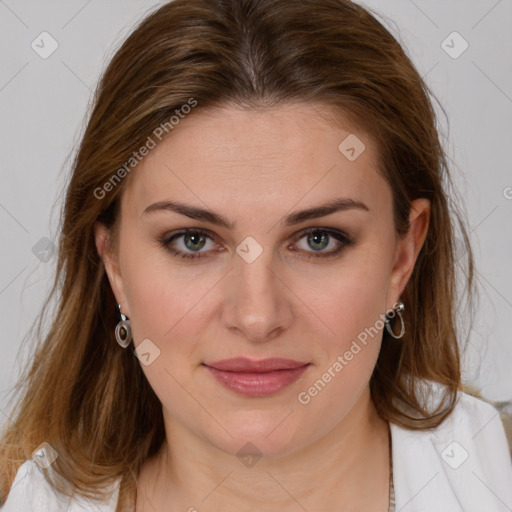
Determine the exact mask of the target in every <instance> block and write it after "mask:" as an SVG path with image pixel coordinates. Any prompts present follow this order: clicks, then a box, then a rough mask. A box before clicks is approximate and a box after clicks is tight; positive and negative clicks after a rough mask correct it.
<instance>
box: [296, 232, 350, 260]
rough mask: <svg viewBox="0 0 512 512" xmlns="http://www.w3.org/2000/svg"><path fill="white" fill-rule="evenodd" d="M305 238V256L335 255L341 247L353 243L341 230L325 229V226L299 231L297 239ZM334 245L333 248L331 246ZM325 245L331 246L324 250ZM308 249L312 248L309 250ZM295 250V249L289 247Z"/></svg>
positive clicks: (325, 256)
mask: <svg viewBox="0 0 512 512" xmlns="http://www.w3.org/2000/svg"><path fill="white" fill-rule="evenodd" d="M302 239H305V241H306V243H305V246H306V247H305V249H301V251H302V252H305V253H307V254H305V257H306V258H328V257H332V256H336V255H338V254H339V253H341V251H343V249H344V248H345V247H347V246H349V245H351V244H352V243H353V240H352V239H351V238H350V237H349V236H348V235H347V234H346V233H343V232H342V231H338V230H333V229H327V228H309V229H308V230H306V231H304V232H302V233H301V236H300V237H299V238H298V240H299V241H300V240H302ZM333 246H334V248H332V247H333ZM327 247H331V250H330V251H325V250H324V249H326V248H327ZM309 249H313V251H310V250H309ZM291 250H292V251H294V252H295V251H296V249H291Z"/></svg>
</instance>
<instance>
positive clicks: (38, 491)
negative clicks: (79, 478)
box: [0, 459, 119, 512]
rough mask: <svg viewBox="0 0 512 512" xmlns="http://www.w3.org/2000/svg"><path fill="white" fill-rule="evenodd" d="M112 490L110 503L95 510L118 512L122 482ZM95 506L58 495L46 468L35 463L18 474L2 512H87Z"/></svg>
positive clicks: (95, 503) (25, 464) (84, 501)
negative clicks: (49, 481) (118, 499)
mask: <svg viewBox="0 0 512 512" xmlns="http://www.w3.org/2000/svg"><path fill="white" fill-rule="evenodd" d="M109 490H111V491H112V493H111V494H110V497H109V499H108V500H106V501H105V502H103V503H98V502H94V510H97V511H100V512H115V509H116V504H117V498H118V492H119V489H118V482H116V483H115V484H114V485H113V486H112V487H111V488H110V489H109ZM91 505H92V502H91V501H89V500H86V499H84V498H80V497H77V498H69V497H68V496H63V495H61V494H59V493H57V492H56V491H55V489H54V488H53V487H52V486H51V485H50V484H49V483H48V482H47V481H46V479H45V478H44V475H43V470H42V468H41V467H40V466H39V465H38V464H37V463H36V462H35V461H34V460H32V459H30V460H26V461H25V462H24V463H23V464H22V465H21V466H20V467H19V468H18V472H17V473H16V477H15V479H14V482H13V484H12V486H11V489H10V491H9V494H8V496H7V500H6V501H5V503H4V504H3V506H0V511H1V512H19V511H20V510H27V511H28V510H30V511H31V512H48V511H51V512H79V511H80V512H84V511H86V510H91Z"/></svg>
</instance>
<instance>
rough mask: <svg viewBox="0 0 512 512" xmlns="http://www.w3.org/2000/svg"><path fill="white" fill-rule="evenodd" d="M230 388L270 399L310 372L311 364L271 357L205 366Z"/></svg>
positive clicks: (217, 362)
mask: <svg viewBox="0 0 512 512" xmlns="http://www.w3.org/2000/svg"><path fill="white" fill-rule="evenodd" d="M204 366H205V367H206V368H207V369H208V370H209V371H210V372H211V373H212V374H213V376H214V377H215V378H216V379H217V380H218V381H219V382H221V383H222V384H224V385H225V386H226V387H228V388H229V389H231V390H233V391H235V392H237V393H240V394H243V395H246V396H267V395H271V394H273V393H276V392H277V391H279V390H281V389H283V388H285V387H286V386H289V385H290V384H292V383H293V382H295V381H296V380H297V379H299V377H300V376H301V375H302V374H303V373H304V372H305V371H306V370H307V368H308V367H309V363H304V362H301V361H294V360H293V359H282V358H269V359H261V360H259V361H255V360H251V359H247V358H245V357H236V358H233V359H223V360H222V361H215V362H213V363H208V364H207V363H204Z"/></svg>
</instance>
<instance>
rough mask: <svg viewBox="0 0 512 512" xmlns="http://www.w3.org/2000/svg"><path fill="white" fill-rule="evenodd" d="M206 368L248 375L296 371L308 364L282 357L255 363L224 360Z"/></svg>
mask: <svg viewBox="0 0 512 512" xmlns="http://www.w3.org/2000/svg"><path fill="white" fill-rule="evenodd" d="M205 364H206V366H210V367H212V368H216V369H217V370H223V371H228V372H247V373H266V372H272V371H275V370H294V369H295V368H300V367H301V366H304V365H306V364H308V363H307V362H301V361H295V360H293V359H283V358H280V357H271V358H268V359H260V360H259V361H255V360H252V359H248V358H246V357H235V358H232V359H222V360H221V361H215V362H213V363H205Z"/></svg>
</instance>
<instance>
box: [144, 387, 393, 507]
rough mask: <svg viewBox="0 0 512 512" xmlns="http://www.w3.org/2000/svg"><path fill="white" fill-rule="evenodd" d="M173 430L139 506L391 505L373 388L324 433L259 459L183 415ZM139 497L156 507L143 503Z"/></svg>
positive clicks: (152, 464) (148, 472) (385, 432)
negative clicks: (195, 427)
mask: <svg viewBox="0 0 512 512" xmlns="http://www.w3.org/2000/svg"><path fill="white" fill-rule="evenodd" d="M166 434H167V441H166V442H164V443H163V445H162V447H161V449H160V451H159V453H158V454H157V455H156V456H155V457H154V458H153V459H152V460H150V461H148V463H147V466H146V467H145V468H143V469H144V472H141V478H140V480H139V485H138V491H139V493H142V495H140V496H139V497H138V500H137V502H138V503H137V509H136V510H137V512H139V510H146V509H149V510H156V511H159V510H166V511H174V510H182V511H183V510H190V511H194V509H196V510H201V512H203V511H204V512H208V511H214V510H224V511H226V512H231V511H235V510H236V511H237V512H245V511H247V512H249V511H252V510H272V511H274V510H279V511H280V512H288V511H290V512H291V511H296V510H299V509H300V508H301V507H302V508H303V509H305V510H338V509H340V506H343V510H344V511H356V510H365V511H368V512H373V511H375V512H377V511H379V512H384V511H387V510H388V500H389V476H390V474H389V466H390V457H391V453H390V446H389V426H388V424H387V422H385V421H384V420H382V419H381V418H380V417H379V416H378V414H377V412H376V410H375V407H374V405H373V402H372V401H371V398H370V394H369V391H367V392H366V393H365V394H364V395H363V396H362V397H361V399H360V400H359V401H358V403H357V404H356V405H355V406H354V407H353V408H352V409H351V411H350V412H349V414H348V415H347V416H346V417H345V418H343V420H342V421H340V422H339V424H338V425H337V426H336V427H335V428H334V429H333V430H331V431H330V432H329V433H328V434H327V435H325V436H324V437H322V438H320V439H318V440H316V441H315V442H313V443H311V444H309V445H308V446H306V447H304V448H302V449H300V450H297V451H294V452H292V453H290V454H288V455H286V456H282V457H278V458H265V457H263V458H261V459H260V460H259V461H257V462H256V463H255V464H254V465H251V464H247V465H246V464H244V463H243V462H242V461H241V460H240V459H239V458H238V457H237V456H236V455H231V454H228V453H225V452H224V451H222V450H219V449H218V448H217V447H215V446H212V445H211V444H210V443H208V442H207V441H206V440H205V439H203V438H199V437H197V436H196V435H195V434H194V433H192V432H191V431H190V430H188V429H187V428H185V427H184V426H183V425H182V424H179V423H177V422H170V423H169V422H167V423H166ZM143 473H144V474H143ZM140 501H142V502H147V503H151V506H147V507H144V508H141V507H139V502H140ZM151 507H153V509H152V508H151Z"/></svg>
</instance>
